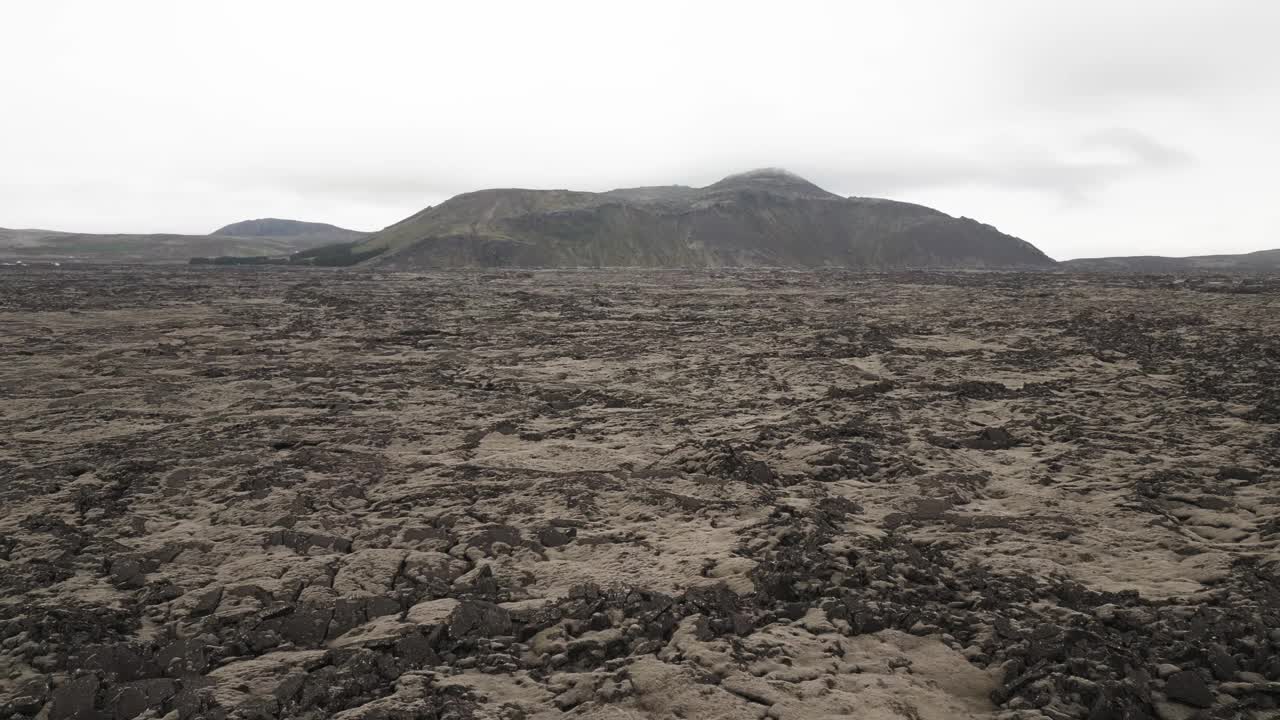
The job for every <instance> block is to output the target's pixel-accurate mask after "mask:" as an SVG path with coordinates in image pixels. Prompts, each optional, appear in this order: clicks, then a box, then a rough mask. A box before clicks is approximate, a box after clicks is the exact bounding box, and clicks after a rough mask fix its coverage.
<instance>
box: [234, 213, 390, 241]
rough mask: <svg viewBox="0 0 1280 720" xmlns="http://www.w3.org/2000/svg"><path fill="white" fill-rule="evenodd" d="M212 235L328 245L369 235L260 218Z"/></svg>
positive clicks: (236, 224)
mask: <svg viewBox="0 0 1280 720" xmlns="http://www.w3.org/2000/svg"><path fill="white" fill-rule="evenodd" d="M210 234H211V235H231V236H234V237H253V238H303V237H305V238H316V239H321V240H323V241H324V242H328V243H337V242H349V241H351V240H358V239H360V238H363V237H365V236H366V235H368V234H369V233H365V232H360V231H358V230H348V229H346V228H340V227H338V226H337V225H329V224H328V223H314V222H302V221H300V220H281V219H280V218H259V219H257V220H242V221H240V222H238V223H231V224H230V225H224V226H222V227H220V228H218V229H217V230H214V231H213V232H212V233H210Z"/></svg>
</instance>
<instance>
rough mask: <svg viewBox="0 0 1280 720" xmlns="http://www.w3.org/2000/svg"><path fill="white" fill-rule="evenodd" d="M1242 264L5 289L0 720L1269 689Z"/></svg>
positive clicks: (1253, 336) (1242, 695)
mask: <svg viewBox="0 0 1280 720" xmlns="http://www.w3.org/2000/svg"><path fill="white" fill-rule="evenodd" d="M1260 287H1262V288H1263V291H1262V292H1260V293H1258V294H1250V295H1247V296H1245V295H1242V296H1238V297H1237V296H1232V303H1241V304H1240V305H1235V304H1231V303H1221V302H1210V301H1209V300H1208V299H1206V298H1209V297H1210V296H1207V295H1205V294H1203V293H1199V292H1194V291H1192V290H1185V289H1179V288H1178V287H1176V286H1172V285H1167V284H1164V283H1160V282H1148V281H1145V280H1132V281H1120V280H1116V279H1114V278H1113V279H1110V280H1108V281H1107V282H1106V283H1105V284H1104V283H1094V282H1093V281H1091V280H1089V279H1087V278H1070V277H1042V276H1038V277H1030V276H1017V275H965V276H948V275H930V274H923V273H919V274H908V275H902V276H865V275H864V276H859V275H850V274H844V273H815V274H807V275H800V274H795V273H774V272H752V273H725V274H714V275H712V274H698V273H644V272H626V273H621V272H618V273H613V272H595V273H549V272H548V273H536V274H517V273H494V274H491V275H467V274H453V275H433V276H416V277H400V276H377V277H375V276H368V275H361V274H343V275H336V274H311V273H307V272H279V271H267V272H262V273H257V272H255V273H253V274H241V273H215V272H198V271H192V270H184V271H173V270H148V271H137V270H135V269H131V270H130V271H129V272H128V273H123V272H121V273H116V272H114V271H111V270H97V271H93V272H88V271H68V272H37V271H31V270H25V271H20V272H18V271H13V272H10V271H6V272H5V273H3V274H0V351H3V352H4V353H5V358H6V361H5V362H4V363H0V385H3V387H4V388H6V389H7V390H8V394H7V397H10V398H12V401H6V402H5V403H3V404H0V477H3V482H0V500H2V501H3V503H4V507H5V512H4V513H0V571H3V572H0V716H3V717H10V716H12V717H17V718H24V717H25V718H37V717H39V718H94V719H95V720H97V719H106V718H112V719H114V718H136V717H164V718H178V719H180V720H185V719H192V720H194V719H196V718H205V719H227V720H229V719H231V718H304V719H307V720H320V719H321V718H333V717H336V718H348V719H352V718H369V719H373V718H498V719H501V720H514V719H515V718H539V719H544V718H554V717H559V716H562V715H572V716H574V717H583V718H597V719H600V720H605V719H609V720H618V719H623V718H625V719H634V718H668V717H673V716H681V717H698V718H704V717H705V718H717V717H719V718H738V717H753V718H754V717H772V718H810V717H840V716H860V717H861V716H865V717H883V718H920V719H921V720H931V719H934V718H937V719H942V718H948V719H949V718H1000V719H1001V720H1021V719H1025V720H1042V719H1043V718H1049V719H1051V720H1060V719H1061V718H1089V719H1092V720H1097V719H1101V718H1126V719H1127V718H1155V717H1160V718H1165V717H1192V716H1194V713H1202V714H1201V715H1200V716H1197V717H1208V718H1251V719H1254V720H1256V719H1259V718H1270V717H1273V716H1274V715H1275V714H1276V713H1277V712H1278V711H1280V710H1278V708H1277V704H1278V702H1280V691H1278V690H1277V688H1280V660H1277V658H1280V614H1278V613H1280V577H1278V574H1277V562H1276V559H1275V558H1274V557H1273V555H1274V553H1273V550H1274V549H1275V543H1276V542H1277V540H1280V505H1278V504H1277V503H1276V501H1275V498H1276V496H1277V495H1278V494H1280V493H1278V491H1280V487H1278V486H1277V483H1278V482H1280V476H1277V474H1276V473H1275V472H1274V471H1273V468H1276V467H1280V427H1277V426H1276V424H1275V423H1273V422H1271V421H1270V416H1269V415H1267V414H1266V413H1265V412H1262V411H1260V410H1259V408H1262V409H1264V410H1265V408H1268V407H1271V406H1272V405H1274V404H1276V403H1277V402H1280V399H1278V398H1280V396H1277V395H1276V388H1278V387H1280V366H1277V363H1276V359H1277V358H1278V357H1280V346H1277V344H1276V343H1277V341H1276V338H1277V337H1280V327H1278V326H1277V324H1278V323H1280V316H1277V315H1276V314H1275V313H1268V312H1264V310H1267V309H1268V308H1269V307H1270V305H1269V303H1273V302H1274V301H1275V298H1276V297H1277V295H1276V294H1275V292H1274V291H1273V290H1268V289H1267V288H1269V287H1271V286H1269V285H1266V284H1263V285H1260ZM1216 299H1217V300H1220V299H1221V298H1216ZM1107 307H1123V308H1125V310H1124V311H1123V312H1103V311H1101V310H1099V308H1107Z"/></svg>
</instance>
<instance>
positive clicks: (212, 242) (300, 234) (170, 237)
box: [0, 218, 367, 264]
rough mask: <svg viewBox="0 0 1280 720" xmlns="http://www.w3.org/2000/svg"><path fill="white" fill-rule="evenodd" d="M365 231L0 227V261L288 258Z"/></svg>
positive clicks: (264, 223) (239, 226) (276, 223)
mask: <svg viewBox="0 0 1280 720" xmlns="http://www.w3.org/2000/svg"><path fill="white" fill-rule="evenodd" d="M366 234H367V233H362V232H357V231H355V230H346V229H344V228H340V227H335V226H333V225H326V224H324V223H305V222H298V221H296V220H278V219H274V218H268V219H263V220H246V221H244V222H239V223H233V224H231V225H227V226H226V227H223V228H219V229H218V230H215V231H214V232H213V233H211V234H209V235H179V234H173V233H159V234H156V233H152V234H96V233H71V232H60V231H56V230H10V229H6V228H0V263H4V264H14V263H17V262H23V263H54V262H57V263H185V262H187V261H189V260H190V259H191V258H192V257H257V256H276V257H280V256H289V255H292V254H293V253H297V252H300V251H303V250H310V249H313V248H317V247H320V246H323V245H328V244H331V243H340V242H352V241H355V240H358V239H360V238H362V237H364V236H365V235H366Z"/></svg>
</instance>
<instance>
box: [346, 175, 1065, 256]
mask: <svg viewBox="0 0 1280 720" xmlns="http://www.w3.org/2000/svg"><path fill="white" fill-rule="evenodd" d="M352 253H353V254H354V255H364V254H373V253H377V254H376V255H375V256H374V257H372V258H371V259H369V260H365V261H364V264H366V265H372V266H379V267H386V268H391V269H418V268H450V267H508V266H510V267H593V266H623V267H625V266H640V267H737V266H745V267H752V266H755V267H759V266H781V267H851V268H868V269H876V268H904V267H930V268H1006V269H1012V268H1021V269H1048V268H1052V267H1054V266H1055V263H1054V261H1053V260H1052V259H1050V258H1049V257H1048V256H1046V255H1045V254H1044V253H1042V252H1040V250H1038V249H1036V247H1035V246H1033V245H1032V244H1031V243H1028V242H1026V241H1024V240H1020V239H1018V238H1015V237H1013V236H1010V235H1006V234H1004V233H1002V232H1000V231H998V230H996V229H995V228H994V227H991V226H990V225H984V224H982V223H979V222H978V221H976V220H970V219H968V218H954V217H951V216H950V215H946V214H943V213H941V212H939V211H937V210H932V209H930V208H927V207H923V206H920V205H913V204H910V203H902V202H895V201H892V200H879V199H872V198H844V197H840V196H838V195H835V194H833V193H830V192H828V191H826V190H824V189H822V188H820V187H818V186H817V185H814V184H813V183H811V182H809V181H807V180H805V179H804V178H802V177H799V176H797V175H795V174H793V173H789V172H787V171H785V170H778V169H765V170H755V171H751V172H747V173H742V174H739V175H732V176H730V177H727V178H725V179H723V180H721V181H720V182H717V183H715V184H712V185H709V186H707V187H704V188H691V187H685V186H681V185H671V186H656V187H643V188H624V189H619V190H612V191H609V192H603V193H591V192H575V191H571V190H523V189H497V190H481V191H478V192H471V193H465V194H463V195H458V196H456V197H453V198H451V199H449V200H447V201H445V202H443V203H441V204H440V205H437V206H435V207H431V208H426V209H424V210H422V211H421V212H419V213H417V214H415V215H413V216H411V217H409V218H406V219H404V220H402V221H400V222H398V223H396V224H394V225H391V226H390V227H388V228H386V229H384V230H382V231H381V232H378V233H374V234H372V235H370V236H369V237H368V238H366V239H364V240H361V241H358V242H356V243H355V244H354V245H352Z"/></svg>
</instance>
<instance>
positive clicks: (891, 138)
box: [0, 0, 1280, 259]
mask: <svg viewBox="0 0 1280 720" xmlns="http://www.w3.org/2000/svg"><path fill="white" fill-rule="evenodd" d="M0 27H3V28H4V29H5V30H4V38H3V41H2V42H0V68H3V69H0V74H2V75H0V76H2V77H3V83H0V226H4V227H41V228H48V229H58V230H76V231H85V232H191V233H201V232H209V231H211V230H213V229H214V228H216V227H218V226H220V225H223V224H225V223H229V222H233V221H237V220H242V219H247V218H255V217H268V216H269V217H288V218H296V219H300V220H315V221H322V222H331V223H334V224H337V225H343V226H347V227H352V228H356V229H362V230H365V229H370V230H371V229H377V228H380V227H383V226H385V225H388V224H390V223H392V222H395V221H397V220H399V219H401V218H403V217H404V216H406V215H409V214H411V213H413V212H416V211H417V210H419V209H421V208H422V207H424V206H426V205H433V204H436V203H438V202H440V201H441V200H444V199H446V198H447V197H449V196H451V195H454V194H456V193H459V192H466V191H468V190H475V189H479V188H483V187H539V188H556V187H568V188H574V189H584V190H606V189H610V188H614V187H625V186H633V185H652V184H686V185H704V184H708V183H710V182H714V181H715V180H717V179H719V178H720V177H721V176H723V175H727V174H730V173H733V172H737V171H741V170H746V169H750V168H754V167H762V166H779V167H785V168H787V169H789V170H792V171H794V172H797V173H799V174H801V175H804V176H806V177H808V178H809V179H811V180H813V181H814V182H816V183H818V184H819V185H822V186H823V187H826V188H827V189H829V190H831V191H833V192H837V193H840V194H842V195H866V196H881V197H890V198H895V199H901V200H909V201H913V202H918V203H923V204H925V205H930V206H933V207H936V208H938V209H940V210H943V211H945V212H948V213H950V214H953V215H966V216H969V217H974V218H978V219H980V220H982V221H984V222H988V223H991V224H993V225H995V226H997V227H999V228H1000V229H1001V230H1004V231H1005V232H1009V233H1012V234H1014V235H1017V236H1019V237H1022V238H1024V239H1026V240H1029V241H1031V242H1033V243H1035V244H1036V245H1038V246H1039V247H1040V248H1041V249H1043V250H1044V251H1045V252H1047V253H1049V254H1050V255H1052V256H1053V257H1056V258H1059V259H1065V258H1071V257H1088V256H1097V255H1118V254H1165V255H1185V254H1198V253H1211V252H1242V251H1250V250H1259V249H1264V248H1273V247H1280V188H1278V187H1277V182H1276V179H1275V176H1276V168H1278V167H1280V131H1278V130H1277V128H1280V40H1277V38H1280V2H1276V1H1275V0H1254V1H1243V0H1204V1H1199V0H1196V1H1189V0H1158V1H1157V0H1151V1H1147V0H1124V1H1123V2H1119V1H1116V0H1108V1H1106V2H1102V1H1096V0H1071V1H1070V2H1066V1H1063V2H1054V1H1049V0H1045V1H1037V2H1031V1H1027V0H986V1H982V2H978V1H976V0H974V1H969V2H961V1H958V0H937V1H925V0H907V1H902V0H899V1H897V2H885V1H884V0H878V1H877V2H829V3H827V2H798V1H796V0H791V1H790V2H786V3H780V2H768V3H765V2H761V3H755V2H743V1H741V0H739V1H737V2H723V3H720V2H671V3H666V2H653V1H650V2H643V3H638V2H625V3H624V2H605V1H604V0H597V1H596V2H582V3H568V2H552V1H549V0H539V1H537V2H530V1H527V0H526V1H522V2H510V3H505V2H439V3H429V2H420V1H419V2H379V1H376V0H361V1H360V2H353V1H349V0H348V1H343V2H326V1H322V0H305V1H302V0H299V1H296V2H293V1H283V0H252V1H239V0H220V1H219V2H203V3H196V2H174V1H173V0H157V1H155V2H150V1H141V0H138V1H131V0H113V1H112V2H103V1H101V0H84V1H73V0H40V1H39V2H36V1H34V0H32V1H30V2H18V1H5V2H3V3H2V4H0Z"/></svg>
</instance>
